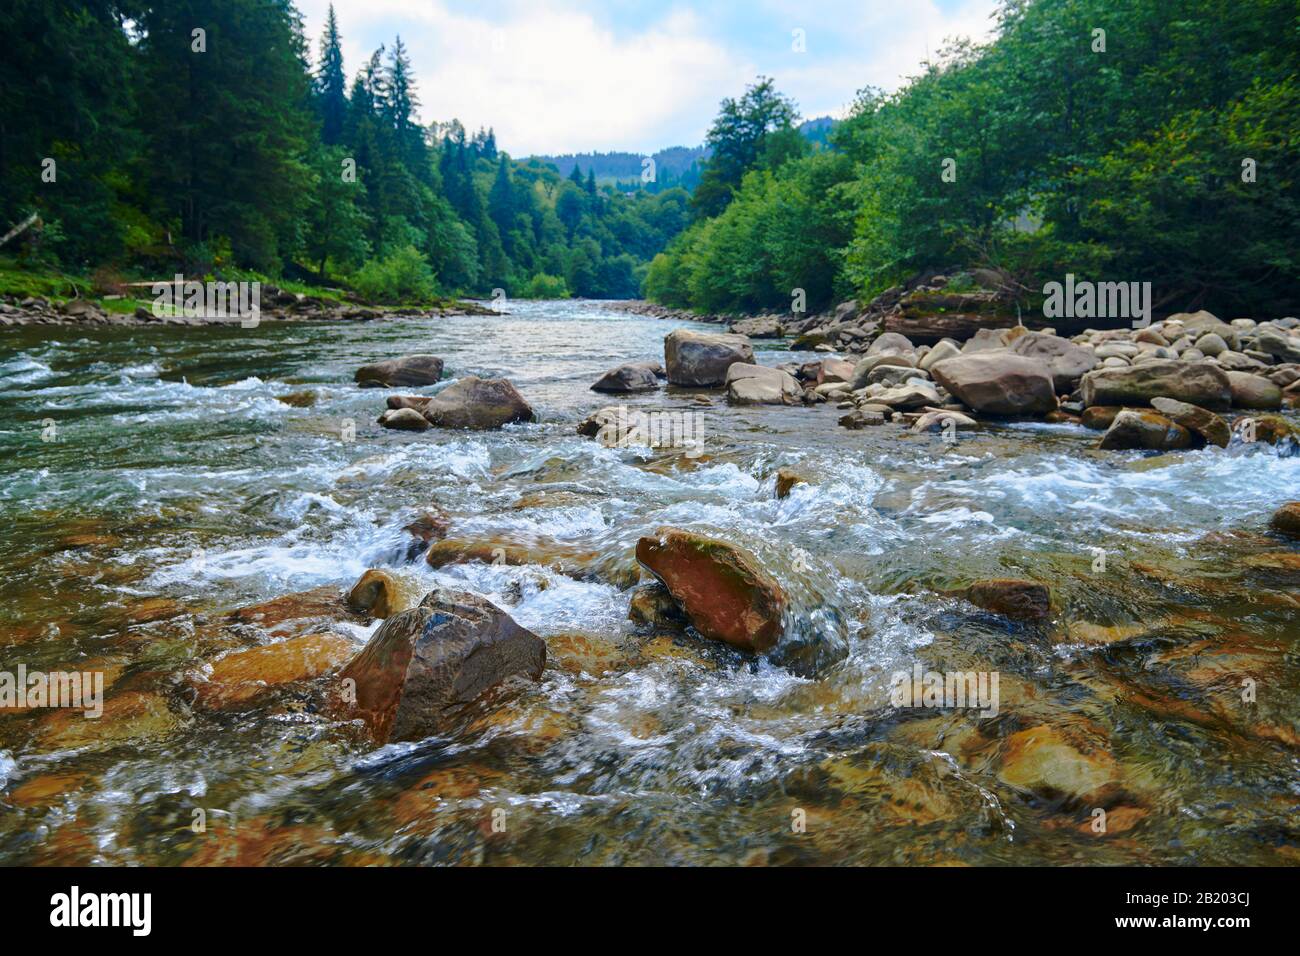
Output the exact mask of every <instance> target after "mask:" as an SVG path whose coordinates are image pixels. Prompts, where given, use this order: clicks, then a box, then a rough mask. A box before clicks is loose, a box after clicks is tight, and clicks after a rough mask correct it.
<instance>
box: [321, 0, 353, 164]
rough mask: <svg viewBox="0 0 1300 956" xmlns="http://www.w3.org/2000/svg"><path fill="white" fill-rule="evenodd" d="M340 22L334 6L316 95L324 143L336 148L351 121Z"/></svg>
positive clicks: (322, 45)
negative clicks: (346, 121)
mask: <svg viewBox="0 0 1300 956" xmlns="http://www.w3.org/2000/svg"><path fill="white" fill-rule="evenodd" d="M340 44H341V41H340V38H339V25H338V20H337V19H335V16H334V4H332V3H331V4H330V8H329V17H328V19H327V20H326V21H325V34H324V36H322V37H321V41H320V68H319V70H318V72H317V74H316V95H317V97H318V101H319V108H320V114H321V142H323V143H324V144H325V145H326V146H334V145H336V144H338V143H341V142H342V141H343V123H344V121H345V120H346V118H347V109H348V100H347V90H346V89H345V85H346V82H347V81H346V80H345V79H344V77H343V49H342V46H341V45H340Z"/></svg>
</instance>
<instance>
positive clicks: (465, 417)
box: [424, 375, 537, 429]
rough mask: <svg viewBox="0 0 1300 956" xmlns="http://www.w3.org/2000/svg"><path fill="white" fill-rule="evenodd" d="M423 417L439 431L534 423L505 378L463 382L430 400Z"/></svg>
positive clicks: (534, 416) (520, 396)
mask: <svg viewBox="0 0 1300 956" xmlns="http://www.w3.org/2000/svg"><path fill="white" fill-rule="evenodd" d="M424 417H425V418H427V419H428V420H429V423H430V424H432V425H437V426H439V427H440V428H470V429H488V428H500V427H501V426H502V425H507V424H509V423H511V422H531V421H536V419H537V416H536V415H535V414H534V413H533V409H532V406H530V405H529V404H528V402H526V401H525V400H524V397H523V396H522V395H520V394H519V392H518V390H516V388H515V387H514V386H513V385H511V384H510V382H509V381H507V380H506V379H504V378H477V377H475V376H473V375H471V376H469V377H468V378H462V379H460V380H459V381H457V382H453V383H452V384H451V385H449V386H447V387H446V388H444V389H443V390H442V391H441V392H439V393H438V394H437V395H435V396H434V397H433V398H431V399H429V403H428V404H427V405H425V406H424Z"/></svg>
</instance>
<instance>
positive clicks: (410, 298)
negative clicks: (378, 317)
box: [352, 246, 438, 304]
mask: <svg viewBox="0 0 1300 956" xmlns="http://www.w3.org/2000/svg"><path fill="white" fill-rule="evenodd" d="M352 286H353V288H355V289H356V290H357V292H358V293H360V294H361V295H362V296H364V297H365V298H366V299H368V300H370V301H371V302H379V303H393V304H400V303H418V302H428V301H430V300H432V299H434V298H436V297H437V295H438V283H437V280H436V278H435V277H434V274H433V270H432V269H431V268H429V263H428V261H427V260H426V259H425V258H424V255H423V253H421V252H420V250H419V249H417V248H415V246H399V247H398V248H396V249H394V250H393V251H392V252H390V253H389V254H388V255H386V256H384V257H383V258H380V259H371V260H370V261H369V262H367V263H366V264H365V265H364V266H362V267H361V269H360V270H359V271H358V272H357V273H356V274H355V275H353V276H352Z"/></svg>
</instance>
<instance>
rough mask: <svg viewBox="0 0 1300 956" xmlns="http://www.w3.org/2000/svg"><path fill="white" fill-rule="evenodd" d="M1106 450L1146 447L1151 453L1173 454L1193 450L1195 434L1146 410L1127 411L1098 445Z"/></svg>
mask: <svg viewBox="0 0 1300 956" xmlns="http://www.w3.org/2000/svg"><path fill="white" fill-rule="evenodd" d="M1097 447H1098V448H1101V449H1103V450H1105V451H1124V450H1128V449H1132V448H1143V449H1148V450H1151V451H1174V450H1176V449H1179V448H1190V447H1192V433H1191V432H1190V431H1188V430H1187V429H1186V428H1184V427H1183V426H1182V425H1179V424H1176V423H1175V422H1173V421H1170V420H1169V419H1168V418H1165V416H1163V415H1158V414H1156V413H1155V412H1150V411H1146V410H1145V409H1134V408H1126V409H1124V411H1122V412H1120V413H1119V414H1118V415H1116V416H1115V421H1113V422H1112V423H1111V426H1110V428H1109V429H1107V431H1106V434H1104V435H1102V436H1101V443H1100V444H1099V445H1098V446H1097Z"/></svg>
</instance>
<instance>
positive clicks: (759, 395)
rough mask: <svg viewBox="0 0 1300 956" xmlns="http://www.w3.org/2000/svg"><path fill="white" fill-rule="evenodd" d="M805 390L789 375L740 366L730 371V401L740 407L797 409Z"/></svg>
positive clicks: (757, 366)
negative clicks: (789, 407) (756, 406)
mask: <svg viewBox="0 0 1300 956" xmlns="http://www.w3.org/2000/svg"><path fill="white" fill-rule="evenodd" d="M802 397H803V389H802V388H801V387H800V385H799V383H798V382H796V381H795V379H794V376H793V375H791V374H790V373H789V372H783V371H782V370H781V369H779V368H767V367H765V366H762V365H746V364H745V363H743V362H737V363H735V364H734V365H732V366H731V368H729V369H727V400H728V401H732V402H736V403H737V404H741V405H796V404H798V403H799V401H800V399H801V398H802Z"/></svg>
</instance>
